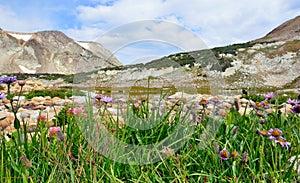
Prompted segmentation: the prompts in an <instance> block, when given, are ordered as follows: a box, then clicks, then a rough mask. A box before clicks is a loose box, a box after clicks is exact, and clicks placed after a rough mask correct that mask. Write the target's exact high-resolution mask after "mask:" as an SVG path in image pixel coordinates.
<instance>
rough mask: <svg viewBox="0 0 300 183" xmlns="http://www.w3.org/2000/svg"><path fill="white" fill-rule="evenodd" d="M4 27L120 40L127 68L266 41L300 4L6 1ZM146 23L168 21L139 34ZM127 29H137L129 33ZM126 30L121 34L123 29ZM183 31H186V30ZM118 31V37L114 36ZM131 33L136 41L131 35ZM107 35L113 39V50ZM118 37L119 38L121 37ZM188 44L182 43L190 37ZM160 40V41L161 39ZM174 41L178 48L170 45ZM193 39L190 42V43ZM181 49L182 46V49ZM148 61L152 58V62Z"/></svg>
mask: <svg viewBox="0 0 300 183" xmlns="http://www.w3.org/2000/svg"><path fill="white" fill-rule="evenodd" d="M0 12H1V13H0V27H1V28H2V29H4V30H11V31H19V32H36V31H41V30H60V31H62V32H64V33H65V34H66V35H68V36H69V37H71V38H73V39H75V40H83V41H95V40H97V41H100V43H102V44H103V45H104V46H105V47H110V46H111V45H112V44H113V43H116V44H120V41H119V40H117V38H118V39H124V37H125V38H126V40H127V41H128V42H127V44H125V45H117V46H114V47H118V46H119V47H120V46H121V48H119V49H118V50H111V51H113V52H114V53H115V54H116V56H117V57H118V58H119V60H120V61H121V62H123V63H125V64H130V63H134V62H137V61H141V60H143V58H149V57H151V58H154V57H161V56H163V55H168V54H169V53H174V52H177V51H188V50H186V49H185V48H184V49H182V47H180V45H186V44H189V45H190V46H189V48H187V49H198V48H201V47H203V45H201V46H199V42H197V41H192V40H191V39H192V37H191V34H194V35H195V36H197V38H198V39H200V40H202V41H203V42H204V43H205V45H206V46H207V47H210V48H211V47H214V46H222V45H228V44H233V43H239V42H246V41H250V40H253V39H256V38H259V37H262V36H264V35H265V34H266V33H268V32H269V31H271V30H272V29H273V28H275V27H276V26H278V25H280V24H281V23H283V22H285V21H286V20H289V19H291V18H294V17H295V16H297V15H300V1H299V0H252V1H249V0H240V1H233V0H188V1H183V0H142V1H141V0H27V1H24V0H0ZM144 20H159V21H166V22H168V23H171V24H174V25H177V26H172V25H171V24H157V25H156V27H155V28H154V29H149V27H145V28H144V30H143V31H141V30H140V29H138V27H139V25H138V24H130V23H132V22H139V21H144ZM127 25H132V26H137V29H135V27H131V28H130V29H129V28H128V26H127ZM120 27H121V28H122V29H118V28H120ZM180 28H182V29H180ZM114 30H118V31H119V32H118V34H114V35H110V34H109V32H111V31H114ZM149 32H150V33H152V34H155V35H159V36H160V38H161V39H162V40H156V41H152V42H151V41H149V40H146V41H144V42H138V43H133V42H130V39H133V40H135V38H134V35H137V36H138V37H139V36H140V34H145V35H148V33H149ZM129 34H130V36H129V37H130V39H128V35H129ZM103 35H105V36H108V35H109V36H113V37H112V39H105V40H110V41H109V45H107V42H105V41H104V42H101V40H102V41H103V40H104V39H102V38H103V37H102V36H103ZM115 35H118V36H115ZM185 37H186V39H182V38H185ZM156 38H157V37H156ZM165 38H167V40H170V39H174V40H175V43H176V44H168V42H167V41H166V40H164V39H165ZM188 38H190V39H188ZM178 45H179V46H178ZM146 60H147V59H146Z"/></svg>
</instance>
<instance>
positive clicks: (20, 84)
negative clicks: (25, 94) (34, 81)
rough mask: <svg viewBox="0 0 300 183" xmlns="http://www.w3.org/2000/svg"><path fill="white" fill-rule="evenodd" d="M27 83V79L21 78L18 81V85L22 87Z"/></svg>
mask: <svg viewBox="0 0 300 183" xmlns="http://www.w3.org/2000/svg"><path fill="white" fill-rule="evenodd" d="M25 84H26V81H25V80H19V81H18V85H19V86H21V87H22V86H24V85H25Z"/></svg>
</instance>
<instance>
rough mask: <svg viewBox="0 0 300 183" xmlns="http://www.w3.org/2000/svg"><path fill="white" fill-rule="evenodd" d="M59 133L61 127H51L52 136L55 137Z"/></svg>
mask: <svg viewBox="0 0 300 183" xmlns="http://www.w3.org/2000/svg"><path fill="white" fill-rule="evenodd" d="M58 131H61V129H60V127H50V129H49V134H50V136H54V135H56V134H57V132H58Z"/></svg>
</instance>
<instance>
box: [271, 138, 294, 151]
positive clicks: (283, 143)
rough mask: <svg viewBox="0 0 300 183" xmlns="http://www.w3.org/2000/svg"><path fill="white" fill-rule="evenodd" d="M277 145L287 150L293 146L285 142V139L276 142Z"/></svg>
mask: <svg viewBox="0 0 300 183" xmlns="http://www.w3.org/2000/svg"><path fill="white" fill-rule="evenodd" d="M275 143H276V144H278V143H279V144H280V145H281V147H286V148H287V149H288V148H289V146H290V145H291V143H290V142H287V141H285V140H284V138H279V139H278V140H275Z"/></svg>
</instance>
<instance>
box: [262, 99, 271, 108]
mask: <svg viewBox="0 0 300 183" xmlns="http://www.w3.org/2000/svg"><path fill="white" fill-rule="evenodd" d="M260 104H261V105H262V106H263V107H265V108H269V107H270V104H269V102H268V101H267V100H264V101H261V102H260Z"/></svg>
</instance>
